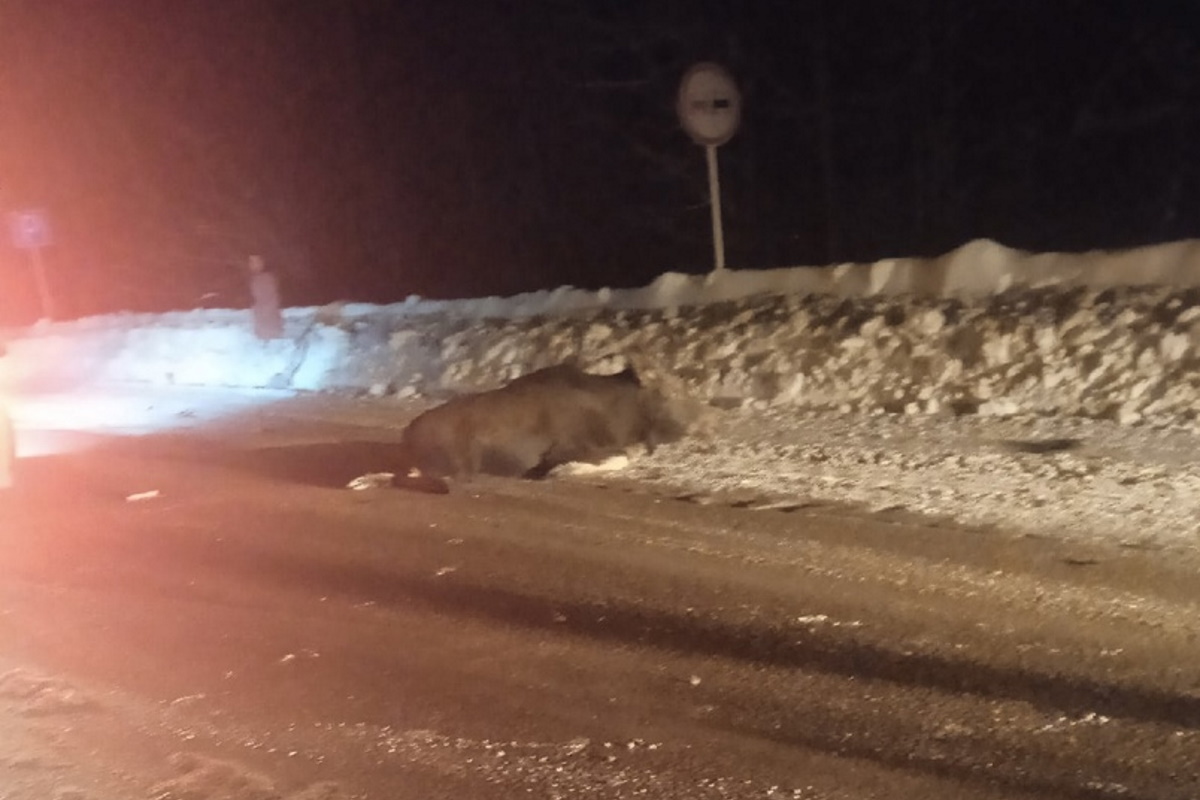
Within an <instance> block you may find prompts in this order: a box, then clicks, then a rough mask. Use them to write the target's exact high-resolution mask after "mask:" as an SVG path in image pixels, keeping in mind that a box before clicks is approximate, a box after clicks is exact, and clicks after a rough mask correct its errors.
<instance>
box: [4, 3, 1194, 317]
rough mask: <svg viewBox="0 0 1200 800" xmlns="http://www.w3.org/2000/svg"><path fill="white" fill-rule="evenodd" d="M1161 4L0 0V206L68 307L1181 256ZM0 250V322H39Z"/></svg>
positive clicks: (1181, 134) (1184, 187)
mask: <svg viewBox="0 0 1200 800" xmlns="http://www.w3.org/2000/svg"><path fill="white" fill-rule="evenodd" d="M1195 7H1197V4H1196V3H1194V2H1171V3H1168V2H1156V0H1129V1H1128V2H1117V1H1116V0H1004V1H1003V2H1000V1H996V2H989V1H988V0H971V1H970V2H967V0H879V1H878V2H854V1H853V0H808V1H805V0H695V1H694V2H683V1H680V2H653V1H649V0H648V1H647V2H636V1H635V0H625V1H623V2H618V1H617V0H610V1H609V2H600V0H469V1H468V0H404V1H402V2H376V1H371V0H321V1H320V2H317V1H311V2H309V1H306V0H290V1H289V2H272V1H269V0H243V1H235V0H0V210H3V211H4V212H6V213H7V212H10V211H13V210H19V209H27V208H40V209H44V210H45V211H46V214H47V216H48V219H49V221H50V224H51V226H52V234H53V244H52V246H50V247H49V248H47V249H46V250H45V251H44V258H45V263H46V267H47V272H48V275H49V278H50V282H51V288H52V292H53V295H54V299H55V301H56V303H57V306H58V315H59V316H61V317H74V316H79V315H83V314H91V313H98V312H107V311H115V310H120V309H131V310H164V309H173V308H193V307H197V306H205V305H207V306H220V307H230V306H241V305H244V304H245V302H246V288H245V287H246V280H245V273H244V264H245V261H246V257H247V256H248V255H249V254H251V253H259V254H262V255H263V256H264V257H265V258H266V260H267V263H268V265H269V266H270V267H272V268H273V269H275V270H276V271H277V272H278V274H279V275H280V277H281V281H282V285H283V290H284V294H285V301H286V302H288V303H289V304H292V305H311V304H319V303H324V302H329V301H333V300H339V299H347V300H361V301H370V302H393V301H398V300H402V299H404V298H405V297H406V296H408V295H410V294H419V295H422V296H426V297H466V296H479V295H486V294H511V293H516V292H521V291H528V290H532V289H538V288H547V287H553V286H558V285H562V284H571V285H575V286H580V287H585V288H596V287H600V286H634V285H642V284H645V283H646V282H648V281H649V280H651V279H652V278H653V277H654V276H656V275H658V274H660V273H662V272H664V271H668V270H673V271H682V272H703V271H706V270H707V269H708V268H710V266H711V264H712V250H711V241H710V232H709V216H708V207H707V184H706V173H705V162H704V154H703V150H702V149H701V148H699V147H697V146H696V145H695V144H693V143H692V142H691V141H690V140H689V139H688V138H687V136H686V135H685V134H684V133H683V132H682V131H681V129H680V127H679V124H678V122H677V120H676V117H675V110H674V103H675V94H676V91H677V89H678V86H679V81H680V78H681V76H682V74H683V72H684V71H685V70H686V69H687V67H688V66H689V65H691V64H693V63H695V62H697V61H705V60H711V61H717V62H719V63H721V64H723V65H725V66H726V67H727V68H728V69H729V70H730V72H731V73H732V74H733V76H734V77H735V78H736V80H737V81H738V84H739V86H740V88H741V90H742V93H743V97H744V113H743V120H742V127H741V129H740V131H739V132H738V134H737V136H736V137H735V138H734V139H733V140H732V141H731V142H729V143H728V144H727V145H725V146H724V147H722V148H721V149H720V159H721V167H722V172H721V176H722V184H723V189H724V191H723V204H724V212H725V225H726V247H727V260H728V264H729V266H731V267H733V268H738V267H747V268H769V267H779V266H791V265H796V264H825V263H830V262H839V261H869V260H875V259H878V258H883V257H888V256H907V255H934V254H938V253H941V252H945V251H947V250H950V249H952V248H954V247H957V246H958V245H960V244H962V243H964V242H966V241H968V240H970V239H973V238H978V237H990V238H993V239H997V240H999V241H1001V242H1003V243H1004V244H1007V245H1009V246H1013V247H1019V248H1024V249H1032V250H1086V249H1093V248H1113V247H1126V246H1132V245H1138V244H1145V243H1152V242H1159V241H1164V240H1170V239H1178V238H1185V237H1194V236H1200V14H1198V13H1197V12H1196V11H1193V10H1192V9H1193V8H1195ZM4 233H5V235H4V236H3V243H2V244H0V286H2V287H3V297H2V298H0V322H4V321H8V322H13V321H28V320H29V319H31V318H33V317H36V316H37V299H36V293H35V291H34V284H33V281H32V278H31V270H30V267H29V264H28V260H27V258H26V254H25V253H24V252H22V251H18V250H16V249H14V248H13V247H12V246H11V243H10V241H9V237H8V236H7V230H5V231H4Z"/></svg>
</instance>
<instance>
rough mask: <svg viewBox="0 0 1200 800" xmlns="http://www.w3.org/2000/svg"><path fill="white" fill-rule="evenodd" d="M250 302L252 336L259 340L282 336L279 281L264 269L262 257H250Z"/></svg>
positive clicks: (273, 274)
mask: <svg viewBox="0 0 1200 800" xmlns="http://www.w3.org/2000/svg"><path fill="white" fill-rule="evenodd" d="M249 266H250V300H251V302H252V304H253V308H254V335H255V336H257V337H258V338H259V339H278V338H280V337H281V336H283V315H282V312H281V311H280V305H279V279H278V278H276V277H275V273H273V272H271V271H270V270H268V269H267V268H266V265H265V264H264V263H263V259H262V256H250V265H249Z"/></svg>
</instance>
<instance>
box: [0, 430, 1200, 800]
mask: <svg viewBox="0 0 1200 800" xmlns="http://www.w3.org/2000/svg"><path fill="white" fill-rule="evenodd" d="M396 433H397V432H396V431H395V430H377V431H372V430H367V429H363V428H361V427H351V426H339V425H333V424H328V423H320V422H315V421H311V420H308V421H300V420H294V419H293V420H290V421H284V422H280V423H278V424H275V425H272V426H266V427H263V426H259V427H258V428H255V430H254V431H253V434H252V435H250V434H247V433H245V432H244V431H242V432H238V431H237V430H236V428H234V427H230V428H227V429H225V431H224V433H220V434H214V433H209V434H203V435H202V434H199V433H186V434H166V435H159V436H151V437H143V438H138V439H111V440H106V439H103V438H97V439H95V440H94V441H92V442H91V446H90V447H89V448H88V449H85V450H83V451H79V452H74V453H67V454H57V455H44V456H41V457H37V458H30V459H24V460H22V462H21V464H20V469H21V471H20V473H19V475H18V479H19V481H20V485H19V486H18V488H17V489H16V490H14V491H12V492H8V493H6V494H5V495H4V496H3V498H2V499H0V522H2V525H0V720H3V722H0V775H4V776H6V783H5V784H4V786H5V788H4V789H0V798H4V800H25V798H35V797H37V798H44V797H60V798H63V799H64V800H66V798H74V799H75V800H115V799H116V798H136V797H158V798H164V799H165V798H171V797H177V798H184V797H187V798H200V799H201V800H203V799H204V798H212V800H218V798H234V800H258V799H259V798H288V800H317V798H326V799H327V800H332V799H335V798H351V797H363V798H409V797H411V798H437V797H447V798H449V797H455V798H462V797H472V798H511V797H544V798H555V797H561V798H567V797H572V798H574V797H596V798H601V797H603V798H625V797H629V798H634V797H648V798H812V799H814V800H821V799H823V798H895V797H913V798H916V797H920V798H933V799H934V800H937V799H938V798H947V800H949V798H965V799H968V800H969V799H972V798H996V799H997V800H998V799H999V798H1108V797H1114V798H1115V797H1121V798H1145V799H1146V800H1149V798H1156V799H1162V800H1175V799H1178V800H1193V799H1194V798H1196V797H1200V642H1198V641H1197V633H1198V631H1200V607H1198V604H1200V582H1198V581H1196V579H1195V576H1196V574H1197V570H1198V565H1197V564H1195V563H1193V562H1192V560H1191V558H1190V557H1188V556H1185V555H1179V554H1172V553H1166V552H1161V551H1142V550H1137V549H1129V548H1103V547H1094V548H1093V547H1085V546H1081V545H1074V544H1064V543H1060V542H1056V541H1054V540H1052V539H1048V538H1047V539H1043V538H1037V537H1028V536H1019V535H1014V534H1010V533H1007V532H1005V531H1003V530H994V529H987V530H979V529H964V528H961V527H957V526H954V525H952V524H949V523H946V522H941V521H937V520H927V519H920V518H917V517H913V516H907V515H904V514H903V513H901V512H895V513H888V512H883V513H877V514H867V513H864V512H860V511H856V510H854V509H848V508H840V507H832V506H826V505H819V504H808V503H806V502H805V501H804V497H803V492H802V489H803V487H798V492H797V496H796V498H795V499H794V501H793V502H785V503H781V504H774V505H772V504H756V503H752V502H746V501H738V500H735V499H733V498H728V499H723V498H716V497H704V498H695V497H693V498H677V497H671V496H665V495H661V494H656V493H655V492H654V491H652V490H650V489H647V488H646V487H639V486H635V485H631V484H626V483H623V482H622V481H621V480H620V479H619V478H614V477H609V478H590V479H586V480H584V479H573V480H549V481H543V482H521V481H506V480H486V479H485V480H478V481H475V482H472V483H470V484H468V485H460V486H455V487H454V488H453V490H452V492H451V493H450V494H449V495H426V494H420V493H414V492H405V491H398V490H394V489H378V490H369V491H365V492H352V491H348V490H346V489H345V488H342V487H344V485H345V483H346V482H347V481H349V480H350V479H351V478H353V477H356V476H357V475H360V474H363V473H367V472H371V471H375V470H380V469H386V468H387V467H388V466H389V464H390V459H391V453H392V449H391V448H392V444H391V443H390V442H393V441H394V440H395V438H396ZM146 493H151V494H146ZM131 497H132V498H133V499H130V498H131ZM5 792H7V794H6V793H5Z"/></svg>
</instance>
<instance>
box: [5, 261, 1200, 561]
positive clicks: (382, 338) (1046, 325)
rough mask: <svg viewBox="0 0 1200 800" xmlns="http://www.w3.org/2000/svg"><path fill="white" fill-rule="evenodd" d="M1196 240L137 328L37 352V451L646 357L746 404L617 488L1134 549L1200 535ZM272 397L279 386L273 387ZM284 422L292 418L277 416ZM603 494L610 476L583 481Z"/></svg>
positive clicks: (374, 404)
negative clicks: (644, 487)
mask: <svg viewBox="0 0 1200 800" xmlns="http://www.w3.org/2000/svg"><path fill="white" fill-rule="evenodd" d="M1197 251H1198V248H1197V246H1196V243H1194V242H1178V243H1173V244H1168V245H1161V246H1158V247H1153V248H1143V249H1141V250H1135V251H1128V252H1124V253H1115V254H1106V253H1091V254H1083V255H1070V254H1044V255H1030V254H1025V253H1020V252H1018V251H1013V250H1009V249H1007V248H1004V247H1002V246H1000V245H998V244H996V243H994V242H986V241H981V242H973V243H970V244H968V245H966V246H964V247H963V248H960V249H959V250H956V251H954V252H953V253H950V254H947V255H946V256H944V257H942V258H940V259H933V260H929V261H917V260H912V259H902V260H890V261H884V262H879V263H877V264H872V265H858V266H852V265H842V266H838V267H831V268H825V269H818V270H814V269H792V270H774V271H768V272H749V271H747V272H738V271H729V272H727V273H724V274H722V275H720V276H716V277H709V278H697V277H691V276H682V275H664V276H663V277H662V278H660V279H659V280H658V281H656V282H655V283H654V284H652V285H651V286H649V287H646V288H645V289H641V290H623V291H610V290H602V291H600V292H595V293H588V292H580V291H577V290H573V289H570V288H562V289H559V290H556V291H553V292H544V293H539V294H534V295H526V296H522V297H517V298H508V299H498V298H487V299H482V300H464V301H454V302H445V301H438V302H432V301H422V300H419V299H417V298H410V300H409V301H408V302H405V303H402V304H398V305H395V306H367V305H362V304H357V305H353V304H351V305H347V304H336V305H333V306H330V307H326V308H321V309H290V310H289V311H288V314H287V325H288V334H287V338H285V339H281V340H276V341H272V342H266V343H261V342H258V341H256V340H255V339H254V338H253V337H252V336H251V335H250V332H249V331H250V326H249V319H248V314H247V313H246V312H244V311H231V310H198V311H191V312H177V313H173V314H166V315H160V316H146V315H119V316H113V317H103V318H93V319H89V320H81V321H78V322H74V323H61V324H41V325H38V326H35V327H34V328H32V329H30V330H28V331H20V332H13V333H12V336H13V340H12V346H11V351H12V355H11V357H10V358H9V359H7V361H9V362H10V363H9V364H8V369H9V370H10V373H11V374H10V382H11V383H12V384H13V385H14V388H15V397H14V404H15V410H14V416H15V417H16V419H17V422H18V425H19V426H21V427H24V428H26V429H38V431H39V432H38V433H37V434H32V435H31V434H29V433H26V434H24V435H23V436H22V437H21V442H20V447H21V450H22V451H23V453H24V454H26V455H33V454H36V452H38V449H39V448H53V447H61V446H66V438H65V436H66V435H65V434H62V433H59V434H54V433H53V432H54V431H55V430H56V429H60V430H65V429H75V430H83V431H92V432H97V431H107V432H117V433H126V434H128V433H139V432H146V431H149V430H154V429H161V428H164V427H175V426H180V425H194V424H197V423H199V422H202V421H204V420H206V419H216V418H219V417H220V416H221V415H223V414H227V413H231V412H235V411H246V410H247V409H252V408H254V407H255V406H256V405H263V404H267V403H270V402H275V401H279V400H281V399H283V398H287V397H291V396H292V395H294V394H297V391H296V390H300V391H299V393H298V396H297V397H295V398H294V399H293V400H291V401H289V402H287V403H284V405H283V406H273V408H286V409H288V411H287V412H286V413H304V414H314V415H318V416H322V415H323V416H325V417H329V418H337V419H341V420H342V421H346V422H349V423H351V424H355V425H365V426H381V427H383V428H384V429H389V428H390V429H397V430H398V429H399V428H400V427H402V426H403V424H404V423H405V422H406V421H407V419H409V418H410V417H411V416H412V415H413V414H415V413H416V412H417V411H419V410H420V409H422V408H425V407H427V406H428V405H429V404H430V403H431V402H434V401H436V400H438V399H441V398H443V397H446V396H449V395H450V394H453V393H455V392H458V391H465V390H472V389H480V388H488V387H491V386H494V385H496V384H498V383H500V382H502V381H504V380H507V379H510V378H512V377H515V376H516V375H519V374H521V373H522V372H525V371H527V370H529V369H533V368H537V367H540V366H545V365H546V364H548V363H557V362H558V361H561V360H563V359H565V358H578V359H581V360H582V361H583V362H584V363H585V364H586V365H587V366H589V368H591V369H594V370H596V371H609V370H613V369H618V368H620V367H621V366H622V365H623V364H624V363H625V362H628V361H633V362H634V363H635V364H637V365H638V366H639V367H640V368H641V371H642V372H643V374H644V375H647V376H648V377H649V378H650V380H652V381H657V382H658V383H659V384H660V385H662V386H665V387H666V388H667V389H669V390H670V391H672V392H674V393H677V394H679V395H680V396H683V397H687V398H689V399H691V400H694V401H698V402H700V403H705V404H708V403H711V404H714V405H716V406H719V407H720V408H722V409H723V410H721V411H719V412H714V414H715V423H714V425H713V430H712V433H711V435H707V436H697V437H693V438H691V439H689V440H687V441H685V442H682V443H679V444H677V445H673V446H669V447H664V448H660V449H659V450H658V452H656V453H654V454H653V455H645V454H643V455H640V456H637V457H635V458H634V459H633V461H632V463H631V464H630V465H629V466H628V467H627V468H626V469H625V470H624V471H623V472H622V473H621V479H632V480H637V481H643V482H647V483H651V484H653V485H655V486H657V487H660V488H661V489H663V490H664V491H670V492H673V493H677V494H685V495H691V496H695V498H696V499H697V501H698V502H709V501H711V500H712V498H714V497H722V498H726V499H728V500H729V501H730V502H738V503H748V504H758V505H768V506H769V505H772V504H777V505H778V507H780V508H785V509H786V508H787V507H788V506H789V504H796V503H807V502H817V503H843V502H845V503H853V504H858V505H863V506H866V507H868V508H871V509H876V510H878V509H891V510H894V511H896V512H897V513H903V512H908V513H920V514H930V515H936V516H946V517H951V518H953V519H955V520H958V521H960V522H963V523H967V524H972V525H984V526H987V525H996V526H1003V527H1006V528H1011V529H1014V530H1017V531H1024V532H1027V533H1033V534H1038V535H1047V536H1061V537H1070V538H1092V539H1096V540H1100V541H1104V542H1108V543H1112V544H1116V545H1119V546H1123V547H1142V548H1169V549H1176V550H1194V549H1195V548H1196V545H1197V542H1198V541H1200V523H1198V522H1197V520H1200V467H1198V466H1197V465H1196V463H1195V457H1194V454H1195V453H1196V452H1198V451H1200V449H1198V447H1197V445H1198V444H1200V441H1198V438H1200V426H1198V424H1197V413H1198V412H1200V351H1198V347H1200V291H1198V290H1197V289H1196V288H1195V287H1196V285H1197V284H1198V283H1200V256H1198V254H1197ZM269 387H275V388H269ZM272 413H274V412H272ZM582 479H585V480H591V479H593V478H582Z"/></svg>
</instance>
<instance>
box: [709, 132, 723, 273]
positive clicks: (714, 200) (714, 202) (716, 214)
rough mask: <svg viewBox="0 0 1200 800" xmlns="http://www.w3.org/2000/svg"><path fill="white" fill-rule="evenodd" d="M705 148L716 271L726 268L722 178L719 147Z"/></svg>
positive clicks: (710, 146)
mask: <svg viewBox="0 0 1200 800" xmlns="http://www.w3.org/2000/svg"><path fill="white" fill-rule="evenodd" d="M704 150H705V155H707V156H708V204H709V206H710V207H711V208H712V230H713V258H714V262H715V264H716V266H715V268H714V271H716V272H720V271H721V270H723V269H725V232H724V231H723V230H722V228H721V179H720V177H719V176H718V172H719V170H718V169H717V148H716V146H715V145H711V144H710V145H706V146H705V148H704Z"/></svg>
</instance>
